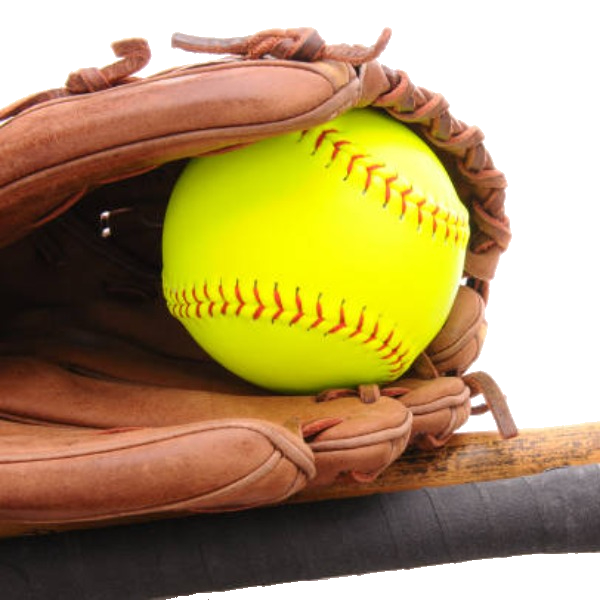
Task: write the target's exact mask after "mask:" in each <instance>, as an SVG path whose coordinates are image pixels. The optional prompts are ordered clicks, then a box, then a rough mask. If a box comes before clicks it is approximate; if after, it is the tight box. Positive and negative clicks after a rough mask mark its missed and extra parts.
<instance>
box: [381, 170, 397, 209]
mask: <svg viewBox="0 0 600 600" xmlns="http://www.w3.org/2000/svg"><path fill="white" fill-rule="evenodd" d="M397 179H398V175H392V176H391V177H388V178H387V179H386V180H385V202H384V203H383V205H384V206H387V205H388V204H389V201H390V200H391V198H392V183H394V181H396V180H397Z"/></svg>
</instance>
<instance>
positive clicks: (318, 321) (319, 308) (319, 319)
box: [309, 294, 325, 329]
mask: <svg viewBox="0 0 600 600" xmlns="http://www.w3.org/2000/svg"><path fill="white" fill-rule="evenodd" d="M324 320H325V319H324V318H323V307H322V306H321V294H319V297H318V298H317V319H316V321H315V322H314V323H313V324H312V325H311V326H310V327H309V329H314V328H315V327H318V326H319V325H320V324H321V323H322V322H323V321H324Z"/></svg>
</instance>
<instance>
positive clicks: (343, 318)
mask: <svg viewBox="0 0 600 600" xmlns="http://www.w3.org/2000/svg"><path fill="white" fill-rule="evenodd" d="M346 327H347V324H346V315H345V313H344V302H342V304H341V305H340V320H339V322H338V324H337V325H335V327H332V328H331V329H330V330H329V331H328V332H327V333H328V334H330V333H337V332H338V331H341V330H342V329H345V328H346Z"/></svg>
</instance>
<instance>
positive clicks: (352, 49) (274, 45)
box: [171, 27, 392, 65]
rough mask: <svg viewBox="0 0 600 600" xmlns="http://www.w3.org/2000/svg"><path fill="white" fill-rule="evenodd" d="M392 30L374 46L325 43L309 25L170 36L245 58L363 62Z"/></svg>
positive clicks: (197, 48)
mask: <svg viewBox="0 0 600 600" xmlns="http://www.w3.org/2000/svg"><path fill="white" fill-rule="evenodd" d="M391 36H392V30H391V29H390V28H389V27H386V28H385V29H384V30H383V31H382V32H381V34H380V36H379V38H378V39H377V41H376V42H375V44H374V45H373V46H370V47H368V48H367V47H365V46H362V45H360V44H354V45H349V44H335V45H327V44H326V43H325V40H324V39H323V38H322V37H321V36H320V35H319V33H318V32H317V31H316V30H315V29H313V28H311V27H299V28H296V29H268V30H266V31H261V32H259V33H256V34H254V35H249V36H246V37H236V38H209V37H196V36H193V35H186V34H183V33H175V34H174V35H173V37H172V39H171V45H172V46H173V48H180V49H182V50H187V51H188V52H204V53H208V54H236V55H238V56H242V57H244V58H248V59H257V58H262V57H264V56H272V57H274V58H282V59H286V60H299V61H305V62H311V61H316V60H336V61H340V62H345V63H349V64H351V65H362V64H364V63H366V62H369V61H371V60H375V59H376V58H377V57H378V56H379V55H380V54H381V53H382V52H383V51H384V50H385V48H386V46H387V44H388V42H389V41H390V38H391Z"/></svg>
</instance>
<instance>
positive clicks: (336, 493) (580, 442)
mask: <svg viewBox="0 0 600 600" xmlns="http://www.w3.org/2000/svg"><path fill="white" fill-rule="evenodd" d="M593 463H600V422H597V423H585V424H581V425H571V426H563V427H550V428H543V429H525V430H522V431H520V432H519V436H518V437H515V438H512V439H509V440H504V439H502V438H501V437H500V436H499V435H498V433H496V432H491V431H490V432H481V433H458V434H456V435H454V436H453V437H452V438H451V439H450V441H449V442H448V443H447V445H446V446H444V447H442V448H436V449H434V450H429V451H427V450H421V449H416V448H412V449H408V450H407V451H406V452H405V453H404V454H403V455H402V456H401V457H400V459H399V460H398V461H396V462H395V463H394V464H392V465H391V466H390V467H388V469H387V470H386V471H385V472H384V473H383V474H382V475H380V476H379V478H378V479H376V480H375V481H373V482H372V483H360V484H359V483H356V482H353V481H350V480H348V481H340V482H338V483H336V484H334V485H332V486H330V487H327V488H324V489H316V490H308V491H303V492H300V493H299V494H297V495H296V496H294V498H293V499H292V502H311V501H315V500H330V499H336V498H347V497H351V496H365V495H369V494H376V493H391V492H398V491H404V490H415V489H419V488H423V487H440V486H447V485H457V484H464V483H475V482H483V481H494V480H499V479H512V478H516V477H523V476H526V475H536V474H539V473H543V472H544V471H547V470H549V469H556V468H560V467H566V466H575V465H586V464H593Z"/></svg>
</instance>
